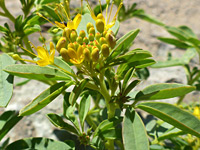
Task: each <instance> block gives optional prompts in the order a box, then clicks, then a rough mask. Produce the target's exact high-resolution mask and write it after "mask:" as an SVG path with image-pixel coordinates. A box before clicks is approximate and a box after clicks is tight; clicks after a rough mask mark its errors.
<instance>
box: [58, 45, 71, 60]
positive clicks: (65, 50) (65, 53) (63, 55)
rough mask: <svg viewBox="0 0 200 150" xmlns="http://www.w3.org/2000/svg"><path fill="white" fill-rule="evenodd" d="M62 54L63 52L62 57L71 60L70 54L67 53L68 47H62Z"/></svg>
mask: <svg viewBox="0 0 200 150" xmlns="http://www.w3.org/2000/svg"><path fill="white" fill-rule="evenodd" d="M60 54H61V56H62V58H63V59H64V60H65V61H66V62H68V61H69V56H68V54H67V49H66V48H61V50H60Z"/></svg>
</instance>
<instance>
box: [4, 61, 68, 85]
mask: <svg viewBox="0 0 200 150" xmlns="http://www.w3.org/2000/svg"><path fill="white" fill-rule="evenodd" d="M4 70H5V71H6V72H8V73H10V74H12V75H15V76H19V77H22V78H28V79H35V80H65V81H66V80H71V78H70V77H69V76H68V75H67V74H66V73H64V72H63V71H61V70H58V69H55V68H52V67H48V66H45V67H40V66H37V65H28V64H26V65H22V64H17V65H9V66H7V67H6V68H5V69H4Z"/></svg>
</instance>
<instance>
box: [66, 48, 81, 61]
mask: <svg viewBox="0 0 200 150" xmlns="http://www.w3.org/2000/svg"><path fill="white" fill-rule="evenodd" d="M66 53H67V55H68V56H69V58H75V59H78V58H77V54H76V51H74V49H72V48H68V49H67V52H66Z"/></svg>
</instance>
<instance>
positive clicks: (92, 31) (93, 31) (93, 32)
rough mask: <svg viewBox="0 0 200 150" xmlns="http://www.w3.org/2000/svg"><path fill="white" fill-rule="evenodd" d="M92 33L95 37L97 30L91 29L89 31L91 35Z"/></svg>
mask: <svg viewBox="0 0 200 150" xmlns="http://www.w3.org/2000/svg"><path fill="white" fill-rule="evenodd" d="M90 33H92V34H93V35H95V29H94V27H91V28H90V29H89V34H90Z"/></svg>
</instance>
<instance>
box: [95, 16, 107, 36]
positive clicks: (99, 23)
mask: <svg viewBox="0 0 200 150" xmlns="http://www.w3.org/2000/svg"><path fill="white" fill-rule="evenodd" d="M104 26H105V25H104V22H103V20H101V19H97V21H96V28H97V31H99V32H100V33H102V32H103V31H104Z"/></svg>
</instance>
